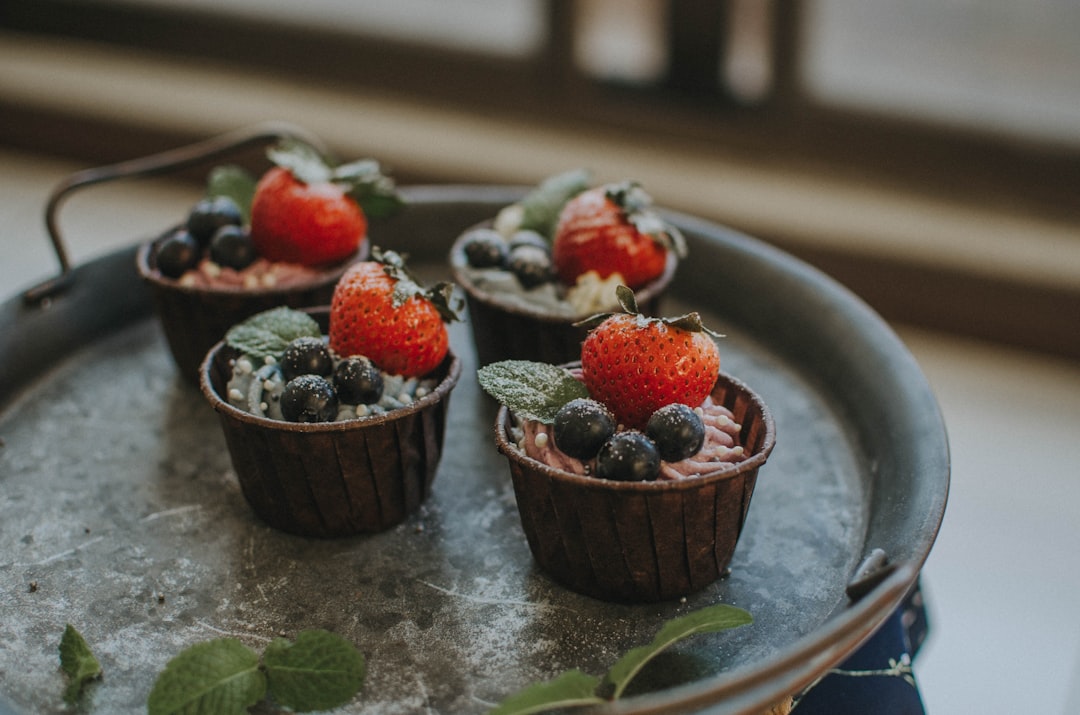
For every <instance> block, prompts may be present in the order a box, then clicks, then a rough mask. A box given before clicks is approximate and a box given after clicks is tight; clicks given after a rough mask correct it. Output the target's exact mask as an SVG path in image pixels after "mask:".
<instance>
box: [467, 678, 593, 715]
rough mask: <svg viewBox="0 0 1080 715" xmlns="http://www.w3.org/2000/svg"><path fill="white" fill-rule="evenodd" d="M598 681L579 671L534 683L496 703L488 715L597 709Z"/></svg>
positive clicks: (522, 714)
mask: <svg viewBox="0 0 1080 715" xmlns="http://www.w3.org/2000/svg"><path fill="white" fill-rule="evenodd" d="M599 685H600V679H599V678H597V677H596V676H593V675H587V674H586V673H583V672H581V671H580V670H568V671H566V672H565V673H563V674H562V675H559V676H557V677H556V678H555V679H553V680H549V681H546V682H543V683H535V684H533V685H530V686H528V687H527V688H525V689H524V690H520V691H518V692H516V693H514V694H513V695H511V696H510V697H508V698H506V699H505V700H503V701H502V702H501V703H499V704H498V705H497V706H496V707H495V708H494V709H493V710H491V711H489V712H488V715H529V713H540V712H544V711H546V710H553V709H555V708H567V707H574V706H580V705H599V704H601V703H603V702H605V701H604V699H603V698H601V697H600V696H598V695H597V694H596V688H597V686H599Z"/></svg>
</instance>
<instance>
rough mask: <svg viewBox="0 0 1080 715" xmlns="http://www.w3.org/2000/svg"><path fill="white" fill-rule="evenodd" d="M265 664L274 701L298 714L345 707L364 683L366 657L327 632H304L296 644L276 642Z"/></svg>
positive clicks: (269, 650)
mask: <svg viewBox="0 0 1080 715" xmlns="http://www.w3.org/2000/svg"><path fill="white" fill-rule="evenodd" d="M263 664H264V665H265V667H266V678H267V681H268V683H269V687H270V692H271V693H272V695H273V698H274V700H276V701H277V702H278V703H280V704H281V705H284V706H285V707H287V708H290V709H292V710H294V711H296V712H308V711H311V710H329V709H331V708H336V707H338V706H340V705H344V704H345V703H347V702H349V700H351V699H352V697H353V696H354V695H356V693H357V692H359V691H360V686H361V685H363V683H364V674H365V666H364V656H363V655H362V654H361V653H360V651H358V650H357V649H356V648H355V647H354V646H353V645H352V644H351V643H349V642H348V641H346V640H345V639H344V638H342V637H341V636H338V635H335V634H333V633H330V632H328V631H324V630H312V631H303V632H301V633H300V634H299V635H297V637H296V642H295V643H290V642H289V641H287V640H285V639H284V638H277V639H275V640H274V641H273V642H272V643H270V645H268V646H267V647H266V652H265V653H263Z"/></svg>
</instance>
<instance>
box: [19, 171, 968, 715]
mask: <svg viewBox="0 0 1080 715" xmlns="http://www.w3.org/2000/svg"><path fill="white" fill-rule="evenodd" d="M527 188H528V187H509V186H501V185H480V184H478V185H469V184H449V185H417V186H406V187H401V190H402V192H403V194H404V195H405V196H406V197H407V199H408V201H409V203H410V204H412V205H414V206H419V207H427V208H437V207H438V206H444V207H457V208H461V207H462V206H466V205H467V206H472V207H473V208H477V207H497V206H501V205H505V204H506V203H509V202H511V201H514V200H516V199H517V198H520V196H521V195H523V193H524V191H525V190H527ZM663 213H664V215H665V216H667V217H669V219H670V220H672V221H674V222H675V223H676V225H678V226H679V227H680V228H681V229H682V230H684V232H686V231H688V232H690V233H693V234H697V235H698V236H700V237H703V238H702V239H701V240H714V239H715V240H722V241H724V242H726V243H730V244H731V245H733V246H734V247H735V249H736V250H738V251H741V252H743V253H745V254H746V255H747V256H749V257H750V258H752V259H753V260H756V261H761V262H764V263H766V264H769V265H770V266H772V267H774V268H776V270H778V271H780V272H782V273H785V274H787V275H789V276H790V277H791V279H792V280H793V281H795V282H796V283H799V284H801V285H803V286H805V287H807V288H808V289H810V290H811V291H812V292H818V293H821V294H822V299H823V300H827V301H828V302H833V303H836V304H837V305H840V306H841V307H843V309H844V310H845V311H846V312H847V313H849V314H850V316H853V317H854V318H855V319H856V320H855V325H856V326H857V327H858V329H859V331H861V332H865V331H871V333H872V335H871V336H870V337H872V338H873V340H872V341H871V342H872V343H873V345H874V347H875V348H876V353H875V355H876V357H878V358H881V357H882V356H887V357H888V358H889V359H888V360H887V361H886V362H887V364H888V366H889V368H890V371H893V372H896V374H897V375H898V376H899V378H902V380H903V381H907V382H908V383H909V386H910V385H911V384H914V386H915V387H917V388H918V390H917V392H919V394H918V395H915V397H917V398H918V400H917V401H918V402H919V405H920V407H924V408H925V407H929V408H930V411H929V412H928V413H927V414H925V415H924V417H925V420H926V424H925V425H924V426H923V429H924V430H925V431H926V432H927V435H928V437H929V438H930V439H931V440H933V441H934V442H935V444H933V445H931V446H932V447H933V450H932V451H934V452H935V454H934V455H931V459H930V461H934V460H935V459H936V460H937V461H938V463H937V465H936V466H937V467H938V468H939V470H941V474H939V475H938V476H939V477H941V479H942V481H941V483H940V484H939V485H938V489H939V491H938V493H937V494H936V495H935V496H936V498H935V499H933V500H931V507H932V508H931V510H930V513H929V514H928V515H926V519H925V520H924V525H925V528H924V530H923V533H921V534H919V535H918V539H917V540H916V544H915V547H914V549H913V554H914V558H913V559H911V560H909V561H906V562H903V563H900V564H898V567H897V568H896V569H895V570H894V571H893V572H892V574H891V575H889V576H888V577H886V578H885V579H883V580H882V581H881V582H880V583H879V584H878V585H877V586H875V587H874V588H873V589H871V590H870V592H869V593H868V594H866V595H865V596H863V597H862V598H860V599H858V600H856V601H854V602H849V603H848V604H847V605H846V606H845V605H844V604H840V606H839V607H838V608H837V609H836V610H834V611H833V612H831V613H829V614H827V615H826V617H825V618H824V620H823V622H822V624H821V626H820V627H818V628H816V629H815V630H813V631H811V632H809V633H807V634H805V635H803V636H801V637H799V638H797V639H795V641H794V642H793V643H792V644H791V646H790V647H789V648H788V649H786V650H785V651H784V652H781V653H779V654H777V655H776V656H774V657H771V658H767V659H765V660H764V661H757V662H755V663H753V664H750V665H743V666H737V667H735V668H733V669H732V670H730V671H726V672H724V673H721V674H718V675H716V676H714V677H711V678H707V679H703V680H701V681H695V682H693V683H688V684H685V685H681V686H676V687H673V688H669V689H666V690H663V691H658V692H655V693H648V694H644V695H638V696H634V697H632V698H628V699H627V700H624V701H620V702H617V703H614V704H612V705H610V706H608V707H607V708H606V710H607V711H610V712H615V713H637V714H645V713H670V712H692V711H693V710H694V709H697V708H701V707H706V706H710V705H717V704H719V703H720V702H721V701H722V702H723V704H724V705H725V706H727V709H725V710H724V712H728V713H730V714H731V715H750V714H751V713H754V712H756V711H758V710H760V709H761V708H762V707H768V705H769V704H771V699H778V698H779V697H783V695H784V694H787V693H793V692H797V691H799V690H801V689H803V688H804V687H806V686H807V685H809V684H811V683H812V682H814V681H815V680H816V679H817V678H819V677H820V676H821V675H822V674H823V673H824V672H825V671H826V670H827V669H828V668H829V667H832V666H833V665H835V664H836V663H838V662H840V660H842V659H843V657H844V656H845V655H847V654H848V653H850V652H852V651H853V650H854V649H855V648H857V647H858V645H859V644H861V643H862V641H863V640H865V639H866V638H868V637H869V636H870V635H871V634H872V633H873V632H874V631H875V630H876V629H877V627H878V626H880V624H881V623H883V622H884V620H885V619H886V618H887V617H888V616H889V615H890V614H891V613H892V611H893V610H894V609H895V608H896V606H897V605H898V604H899V603H900V602H901V601H902V599H903V598H904V596H905V595H906V594H907V593H908V592H909V590H910V589H911V588H912V586H913V585H914V584H915V582H916V580H917V578H918V574H919V570H920V569H921V567H922V565H923V563H924V562H925V559H926V558H927V556H928V555H929V552H930V549H931V548H932V545H933V542H934V540H935V539H936V536H937V533H938V530H939V529H940V524H941V520H942V518H943V517H944V510H945V504H946V501H947V496H948V486H949V484H948V482H949V473H948V471H949V463H948V446H947V438H946V435H945V430H944V421H943V418H942V416H941V413H940V409H938V408H937V405H936V401H935V400H934V397H933V394H932V392H931V391H930V387H929V384H928V383H927V382H926V379H925V377H924V376H923V375H922V372H921V370H920V369H919V367H918V365H917V363H916V362H915V360H914V357H913V356H911V354H910V352H908V351H907V349H906V347H905V346H904V345H903V343H902V342H901V341H900V339H899V338H898V337H897V336H896V334H895V333H894V332H893V331H892V329H891V328H890V327H889V326H888V325H887V324H886V323H885V322H884V320H883V319H881V318H880V316H878V315H877V314H876V313H875V312H874V311H873V310H872V309H871V308H869V306H867V305H866V304H865V303H864V302H863V301H862V300H861V299H859V298H858V297H857V296H855V295H854V294H853V293H851V292H850V291H848V290H847V289H846V288H844V287H843V286H840V285H839V284H838V283H836V282H835V281H834V280H833V279H831V278H830V277H829V276H827V275H825V274H824V273H822V272H820V271H818V270H817V269H815V268H813V267H811V266H809V265H808V264H806V263H804V262H802V261H801V260H799V259H797V258H795V257H793V256H791V255H790V254H787V253H785V252H783V251H781V250H779V249H777V248H775V247H772V246H769V245H768V244H765V243H764V242H762V241H760V240H758V239H755V238H752V237H750V236H747V235H745V234H741V233H739V232H737V231H733V230H732V229H730V228H727V227H725V226H721V225H719V224H716V223H713V222H711V221H706V220H704V219H699V218H696V217H692V216H688V215H685V214H680V213H678V212H672V211H667V210H664V211H663ZM451 242H452V239H451V241H450V242H447V243H446V245H445V246H444V247H443V248H445V249H446V250H447V251H448V250H449V246H450V243H451ZM137 249H138V246H137V245H136V246H132V247H130V248H123V249H119V250H117V251H114V252H112V253H110V254H107V255H105V256H102V257H100V258H97V259H94V260H93V261H90V262H88V263H86V264H84V265H81V266H77V267H76V268H75V269H74V271H73V273H74V275H75V278H76V279H75V280H74V281H73V284H74V285H73V286H72V287H70V288H68V291H67V294H62V295H60V296H57V297H55V298H53V299H52V300H51V303H54V305H52V304H51V305H49V306H44V307H43V306H32V305H29V306H28V305H26V304H25V303H24V301H23V300H22V299H21V298H20V297H19V296H18V295H17V294H16V295H13V296H12V297H10V298H9V299H7V300H5V302H3V303H0V329H3V330H4V334H5V335H8V336H10V335H12V334H14V331H15V330H19V331H20V335H21V334H22V333H28V334H30V335H35V336H36V339H35V341H34V342H33V343H32V344H30V345H21V346H20V345H13V343H19V342H20V341H17V340H16V341H12V340H10V339H8V340H6V341H5V343H4V344H3V345H0V374H4V375H11V374H15V375H16V377H17V380H16V381H19V379H20V378H21V379H22V380H24V381H25V382H20V384H17V385H16V384H12V383H9V384H7V385H5V386H2V387H0V413H3V412H6V411H7V410H8V409H10V408H11V407H12V405H14V404H17V403H18V402H19V400H20V398H21V397H22V396H23V395H24V394H25V393H26V392H28V391H29V390H30V389H31V387H32V384H34V383H36V382H37V380H38V379H40V378H41V377H43V376H46V375H47V373H48V372H49V370H50V369H51V368H52V367H53V366H54V365H55V364H57V363H59V362H60V361H62V360H63V359H64V358H65V357H66V355H67V353H68V352H70V351H71V350H72V349H74V348H77V347H79V346H82V345H86V344H90V343H92V342H94V341H96V340H99V339H101V338H103V337H105V336H106V335H108V334H109V333H111V332H113V331H115V330H119V329H121V328H123V327H126V326H128V325H130V324H133V323H135V322H137V321H139V320H145V319H147V318H149V317H152V310H151V308H150V298H149V295H148V294H146V293H145V292H137V293H136V292H133V290H139V289H133V288H132V286H138V285H139V284H140V281H139V278H138V275H137V273H136V271H135V270H134V265H135V263H134V260H135V254H136V251H137ZM435 257H436V254H433V255H431V256H428V260H430V259H432V258H435ZM439 258H442V259H443V260H445V258H446V256H445V251H444V253H443V255H441V256H439ZM414 260H415V258H414ZM125 263H126V264H127V266H128V267H129V268H130V270H129V271H128V272H129V273H130V276H127V277H126V278H125V279H124V280H119V281H116V282H115V285H114V286H112V288H113V290H114V292H116V293H118V294H122V295H124V299H123V300H122V301H121V300H119V299H115V300H107V301H103V302H98V304H97V305H99V306H100V307H101V308H102V310H98V311H95V312H96V313H97V317H96V318H95V319H93V320H90V321H85V322H82V321H72V320H70V318H69V317H67V316H65V315H64V304H65V303H66V302H77V301H78V300H79V298H80V296H79V284H80V283H88V282H91V281H90V279H89V278H85V279H83V280H80V277H81V276H82V277H85V276H93V275H100V274H103V273H104V274H112V273H115V272H116V271H117V270H120V267H121V266H122V265H123V264H125ZM133 295H140V296H144V300H143V301H132V300H131V298H132V296H133ZM44 346H51V347H52V349H51V350H47V349H44ZM34 353H36V354H37V355H38V356H41V355H47V356H50V357H51V358H52V359H51V360H48V359H46V360H41V359H36V360H32V361H31V362H32V363H33V364H32V366H31V368H30V369H22V370H21V371H20V370H16V371H15V372H14V373H12V372H11V371H9V370H8V367H10V365H9V363H14V364H16V365H17V364H18V363H19V362H20V361H25V360H27V358H26V355H27V354H34ZM5 382H6V378H5ZM868 528H870V526H869V525H868ZM4 707H6V706H5V701H4V700H3V699H2V698H0V711H2V710H3V708H4Z"/></svg>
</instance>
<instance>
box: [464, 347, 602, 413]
mask: <svg viewBox="0 0 1080 715" xmlns="http://www.w3.org/2000/svg"><path fill="white" fill-rule="evenodd" d="M476 377H477V380H478V381H479V382H480V387H482V388H483V389H484V391H485V392H487V393H488V394H489V395H491V396H492V397H494V398H495V399H496V400H498V401H499V402H501V403H502V404H504V405H506V406H507V407H508V408H509V409H510V411H511V412H513V413H514V414H515V415H517V416H518V417H524V418H526V419H531V420H538V421H540V422H543V423H545V424H551V423H552V422H554V421H555V413H556V412H558V411H559V408H560V407H562V406H563V405H565V404H566V403H567V402H569V401H570V400H573V399H575V398H578V397H588V396H589V392H588V390H586V389H585V385H584V384H583V383H582V382H581V381H580V380H578V379H576V378H575V377H574V376H573V375H571V374H570V371H569V370H566V369H565V368H561V367H557V366H555V365H549V364H547V363H543V362H532V361H529V360H503V361H501V362H495V363H491V364H490V365H485V366H484V367H482V368H480V369H479V370H477V372H476Z"/></svg>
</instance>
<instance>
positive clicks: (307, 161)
mask: <svg viewBox="0 0 1080 715" xmlns="http://www.w3.org/2000/svg"><path fill="white" fill-rule="evenodd" d="M266 156H267V157H268V158H269V159H270V161H272V162H274V164H276V165H277V166H280V167H282V168H283V169H288V170H289V171H290V172H292V175H293V176H294V177H295V178H296V180H297V181H300V182H302V183H305V184H318V183H321V182H324V181H329V180H330V166H329V165H328V164H327V162H326V160H325V159H324V158H323V156H322V154H320V153H319V152H318V151H316V150H315V148H314V147H313V146H311V145H310V144H306V143H304V142H302V141H299V140H297V139H291V138H287V139H282V140H281V141H280V142H278V143H277V145H275V146H273V147H271V148H270V149H268V150H267V151H266Z"/></svg>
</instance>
